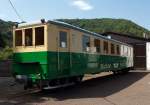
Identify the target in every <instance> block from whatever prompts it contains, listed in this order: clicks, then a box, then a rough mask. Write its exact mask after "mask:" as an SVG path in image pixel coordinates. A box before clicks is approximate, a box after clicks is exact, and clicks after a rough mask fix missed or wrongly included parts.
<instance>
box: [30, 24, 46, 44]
mask: <svg viewBox="0 0 150 105" xmlns="http://www.w3.org/2000/svg"><path fill="white" fill-rule="evenodd" d="M41 27H43V28H44V30H43V44H42V45H36V28H41ZM32 28H33V31H34V34H33V35H34V37H33V38H34V44H33V46H45V41H46V40H45V26H43V25H42V26H35V27H32Z"/></svg>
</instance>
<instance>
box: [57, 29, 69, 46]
mask: <svg viewBox="0 0 150 105" xmlns="http://www.w3.org/2000/svg"><path fill="white" fill-rule="evenodd" d="M59 46H60V47H62V48H67V32H64V31H60V32H59Z"/></svg>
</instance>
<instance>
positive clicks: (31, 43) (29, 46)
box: [23, 27, 34, 47]
mask: <svg viewBox="0 0 150 105" xmlns="http://www.w3.org/2000/svg"><path fill="white" fill-rule="evenodd" d="M30 29H31V32H32V33H31V36H32V39H31V45H26V30H30ZM23 30H24V46H26V47H32V46H33V30H34V28H32V27H31V28H25V29H23Z"/></svg>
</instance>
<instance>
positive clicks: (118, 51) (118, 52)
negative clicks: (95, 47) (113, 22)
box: [117, 45, 120, 55]
mask: <svg viewBox="0 0 150 105" xmlns="http://www.w3.org/2000/svg"><path fill="white" fill-rule="evenodd" d="M117 55H120V46H119V45H117Z"/></svg>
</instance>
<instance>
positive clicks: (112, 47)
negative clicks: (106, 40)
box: [111, 43, 115, 54]
mask: <svg viewBox="0 0 150 105" xmlns="http://www.w3.org/2000/svg"><path fill="white" fill-rule="evenodd" d="M111 54H115V45H114V44H112V43H111Z"/></svg>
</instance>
